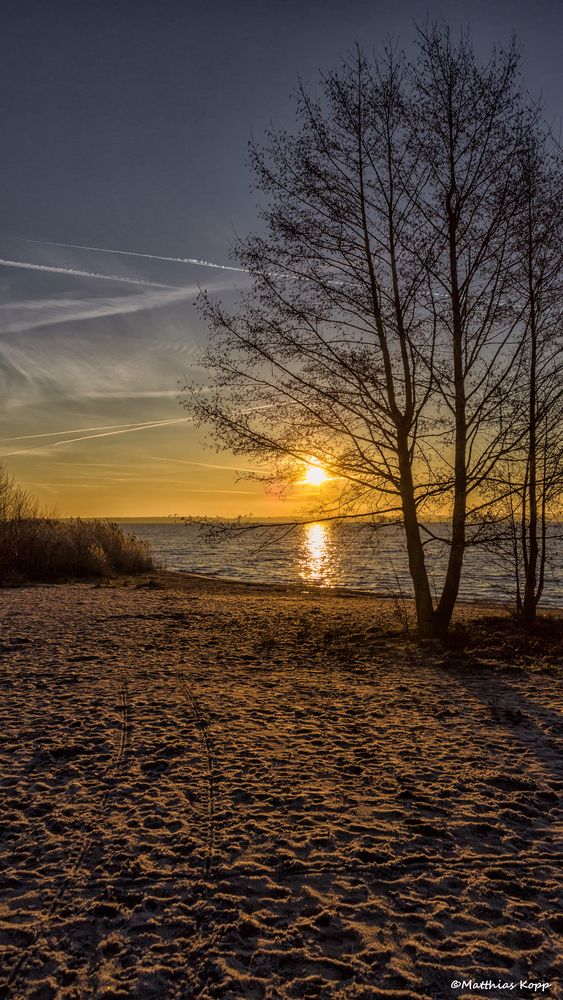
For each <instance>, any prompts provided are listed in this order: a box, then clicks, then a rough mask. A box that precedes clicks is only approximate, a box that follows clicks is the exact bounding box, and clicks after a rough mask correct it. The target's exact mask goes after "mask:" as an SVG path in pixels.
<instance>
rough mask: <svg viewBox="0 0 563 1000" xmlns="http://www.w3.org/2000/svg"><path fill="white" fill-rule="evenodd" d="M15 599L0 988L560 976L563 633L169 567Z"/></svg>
mask: <svg viewBox="0 0 563 1000" xmlns="http://www.w3.org/2000/svg"><path fill="white" fill-rule="evenodd" d="M0 607H1V611H2V632H1V634H0V658H1V661H2V670H1V672H0V683H1V685H2V697H1V699H0V728H1V733H2V740H1V751H0V765H1V771H0V787H1V788H2V793H3V800H4V808H3V817H2V828H1V830H0V837H1V840H0V854H1V867H2V872H3V874H2V876H1V881H2V883H3V887H2V893H1V896H2V900H3V902H2V908H1V913H0V948H1V951H2V972H1V975H0V983H2V987H1V989H0V996H2V997H11V998H12V997H13V998H17V1000H24V998H25V1000H28V998H29V1000H51V998H64V1000H70V998H73V1000H79V998H83V997H105V998H108V1000H109V998H113V1000H116V998H126V997H127V998H138V1000H152V998H168V997H170V998H181V997H182V998H201V1000H209V998H212V997H214V998H215V997H216V998H225V1000H239V998H245V1000H246V998H249V1000H250V998H252V1000H286V998H319V1000H320V998H323V1000H324V998H335V1000H368V998H370V1000H371V998H388V1000H394V998H397V1000H398V998H409V997H429V998H436V1000H439V998H446V997H447V998H449V997H452V996H464V997H469V996H483V995H487V996H496V995H501V994H502V995H506V993H507V992H509V993H510V995H512V996H523V995H529V991H528V990H526V989H520V988H519V987H518V988H516V989H514V990H512V991H507V990H505V991H504V993H503V992H502V991H500V992H495V991H494V990H488V991H487V992H479V991H477V992H472V991H471V989H467V988H465V989H453V990H452V988H451V982H452V981H453V980H460V981H461V980H464V979H476V980H492V981H495V982H497V981H505V982H506V981H515V982H517V983H519V981H520V979H524V980H526V981H536V982H537V981H547V982H550V983H552V985H551V987H550V988H549V989H547V990H546V991H545V992H543V994H541V995H544V996H546V995H547V996H549V997H558V996H560V995H561V993H560V992H559V991H560V984H558V982H557V978H558V973H559V976H560V969H559V970H558V965H557V963H558V959H559V960H560V958H561V953H560V951H559V953H558V938H559V939H560V934H561V931H562V930H563V918H562V917H561V912H560V911H558V909H557V896H558V890H559V891H560V888H561V876H560V874H559V873H560V870H561V869H560V860H561V855H559V860H558V854H557V851H558V847H559V844H558V834H559V836H560V834H561V826H560V825H559V826H558V822H559V824H560V816H561V814H560V812H559V811H558V800H559V796H560V793H561V789H562V787H563V775H562V771H563V768H562V767H561V713H560V708H561V684H560V674H561V664H562V663H563V643H560V645H559V647H557V646H555V648H554V650H552V651H551V652H550V653H549V654H546V652H545V650H543V649H539V648H538V650H534V648H532V650H531V652H530V651H528V652H527V653H526V654H523V653H521V652H519V651H517V652H513V651H511V646H510V642H508V641H502V639H501V640H498V639H496V640H495V639H494V638H493V639H491V640H490V641H488V644H486V648H485V649H481V650H480V651H479V655H476V654H475V653H474V652H471V653H467V652H466V651H465V652H464V651H463V650H461V651H455V649H454V650H442V649H441V648H440V647H439V646H438V645H437V644H429V645H427V646H426V647H424V648H421V647H420V646H417V645H416V644H415V643H414V641H412V640H411V639H409V638H408V637H406V636H405V635H404V634H402V633H401V632H400V624H401V623H400V621H399V618H398V617H397V609H396V608H395V606H394V604H393V602H392V601H390V600H384V599H379V598H375V597H370V596H367V595H350V594H346V593H340V594H338V595H333V594H329V593H327V592H323V591H319V590H314V589H312V590H309V591H299V590H297V589H291V588H282V587H279V588H272V587H270V588H268V587H262V588H261V587H259V586H250V585H248V586H244V585H236V584H234V585H230V584H223V583H220V582H217V581H205V580H203V579H197V578H194V577H187V576H185V577H180V576H175V575H174V574H156V575H155V574H153V575H152V577H151V579H147V580H142V581H133V580H130V581H124V582H122V583H115V584H112V585H96V584H93V583H83V584H72V585H57V586H33V587H24V588H14V589H4V590H3V591H1V592H0ZM407 611H408V609H407ZM485 611H487V613H489V612H490V609H484V608H478V607H465V608H462V609H461V610H460V612H459V617H460V618H462V619H465V620H467V621H469V620H471V619H472V618H475V617H476V616H479V614H481V615H482V614H484V613H485ZM494 613H495V614H498V615H499V616H500V615H501V614H502V612H501V610H497V611H496V612H494ZM561 623H562V624H563V618H561ZM535 995H537V994H535Z"/></svg>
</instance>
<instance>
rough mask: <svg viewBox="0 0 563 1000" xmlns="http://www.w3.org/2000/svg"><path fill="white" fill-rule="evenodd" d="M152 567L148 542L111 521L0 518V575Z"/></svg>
mask: <svg viewBox="0 0 563 1000" xmlns="http://www.w3.org/2000/svg"><path fill="white" fill-rule="evenodd" d="M153 568H154V560H153V557H152V553H151V550H150V546H149V544H148V543H147V542H145V541H143V540H142V539H140V538H137V537H136V536H135V535H131V534H128V533H127V532H125V531H123V529H122V528H120V527H119V526H118V525H117V524H114V523H113V522H112V521H93V520H83V519H81V518H73V519H71V520H60V519H57V518H51V517H27V518H25V517H24V518H11V519H8V520H4V521H0V581H2V582H4V583H10V582H18V581H28V580H37V581H51V580H61V579H62V580H67V579H73V578H83V577H112V576H114V575H116V574H127V575H135V574H137V573H144V572H146V571H147V570H150V569H153Z"/></svg>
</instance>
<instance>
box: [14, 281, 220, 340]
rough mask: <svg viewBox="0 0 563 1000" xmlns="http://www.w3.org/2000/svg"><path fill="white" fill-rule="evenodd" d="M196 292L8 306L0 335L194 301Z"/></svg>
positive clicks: (141, 293) (180, 290)
mask: <svg viewBox="0 0 563 1000" xmlns="http://www.w3.org/2000/svg"><path fill="white" fill-rule="evenodd" d="M199 291H200V288H199V286H198V285H190V286H187V287H182V288H178V287H175V288H174V289H170V288H166V289H161V288H160V287H159V288H157V289H151V290H150V291H147V290H144V291H139V292H135V293H133V294H131V295H113V296H103V297H85V298H75V297H61V296H57V297H52V298H42V299H25V300H22V301H15V302H8V303H5V304H3V305H2V327H1V331H0V332H1V334H2V336H5V335H6V334H14V333H23V332H24V331H28V330H36V329H38V328H41V327H46V326H57V325H59V324H62V323H76V322H80V321H82V320H96V319H103V318H104V317H109V316H120V315H126V314H128V313H139V312H144V311H145V310H149V309H159V308H162V307H166V306H173V305H175V304H176V303H181V302H185V301H188V300H189V299H193V298H195V296H196V295H197V294H198V293H199Z"/></svg>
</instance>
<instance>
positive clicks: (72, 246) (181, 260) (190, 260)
mask: <svg viewBox="0 0 563 1000" xmlns="http://www.w3.org/2000/svg"><path fill="white" fill-rule="evenodd" d="M17 239H19V240H21V242H22V243H35V244H38V245H39V246H42V247H66V248H67V249H68V250H91V251H94V252H95V253H114V254H120V255H121V256H123V257H144V258H145V259H146V260H165V261H167V262H168V263H171V264H196V265H197V266H198V267H213V268H216V269H217V270H219V271H238V272H239V273H241V274H248V273H249V272H248V270H247V268H246V267H233V266H232V265H230V264H213V263H212V262H211V261H210V260H199V259H198V258H197V257H161V256H159V255H158V254H156V253H138V252H136V251H134V250H108V249H107V247H87V246H82V245H81V244H79V243H55V242H54V241H53V240H26V239H23V238H22V237H17ZM166 287H167V286H166Z"/></svg>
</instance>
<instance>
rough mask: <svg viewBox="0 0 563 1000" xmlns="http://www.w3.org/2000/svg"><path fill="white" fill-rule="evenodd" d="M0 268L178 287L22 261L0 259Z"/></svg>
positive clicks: (130, 283)
mask: <svg viewBox="0 0 563 1000" xmlns="http://www.w3.org/2000/svg"><path fill="white" fill-rule="evenodd" d="M0 266H2V267H20V268H22V269H23V270H25V271H47V272H48V273H49V274H70V275H72V276H73V277H78V278H102V279H103V280H104V281H124V282H126V283H127V284H129V285H145V286H146V287H147V288H173V289H175V290H176V291H178V290H179V286H178V285H164V284H162V282H160V281H144V279H142V278H120V277H119V276H118V275H116V274H99V273H98V272H97V271H78V270H77V269H76V268H74V267H54V266H53V265H51V264H30V263H29V262H28V261H23V260H3V259H0Z"/></svg>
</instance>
